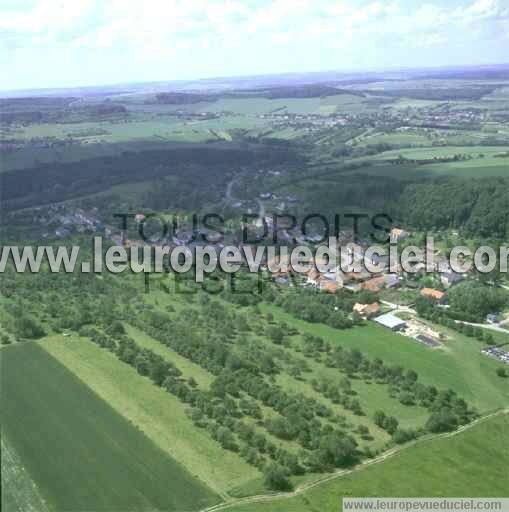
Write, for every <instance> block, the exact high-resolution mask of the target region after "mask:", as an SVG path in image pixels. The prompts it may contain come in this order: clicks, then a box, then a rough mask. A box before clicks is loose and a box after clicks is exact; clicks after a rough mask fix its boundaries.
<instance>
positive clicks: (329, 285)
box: [318, 279, 339, 293]
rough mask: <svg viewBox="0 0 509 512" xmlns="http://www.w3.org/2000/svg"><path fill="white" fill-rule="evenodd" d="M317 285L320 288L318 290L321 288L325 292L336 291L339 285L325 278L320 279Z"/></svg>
mask: <svg viewBox="0 0 509 512" xmlns="http://www.w3.org/2000/svg"><path fill="white" fill-rule="evenodd" d="M318 287H319V288H320V290H323V291H325V292H328V293H336V292H337V291H338V288H339V285H338V283H335V282H334V281H327V280H325V279H322V280H320V283H319V285H318Z"/></svg>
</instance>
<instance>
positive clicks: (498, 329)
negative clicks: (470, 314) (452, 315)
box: [455, 320, 509, 334]
mask: <svg viewBox="0 0 509 512" xmlns="http://www.w3.org/2000/svg"><path fill="white" fill-rule="evenodd" d="M455 322H456V323H457V324H465V325H471V326H472V327H481V328H482V329H491V330H492V331H496V332H502V333H504V334H509V330H508V329H504V328H503V327H500V325H496V324H475V323H472V322H463V321H461V320H455Z"/></svg>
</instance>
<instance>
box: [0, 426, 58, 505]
mask: <svg viewBox="0 0 509 512" xmlns="http://www.w3.org/2000/svg"><path fill="white" fill-rule="evenodd" d="M1 450H2V457H1V459H2V460H1V473H2V493H1V509H2V510H4V511H7V512H50V511H49V509H48V507H47V505H46V503H45V501H44V499H43V497H42V496H41V494H40V492H39V490H38V489H37V486H36V485H35V483H34V481H33V480H32V478H31V477H30V475H29V474H28V472H27V470H26V469H25V468H24V467H23V462H22V461H21V460H20V458H19V457H18V455H17V454H16V452H15V451H14V449H13V448H12V446H11V445H10V443H9V442H8V440H7V436H6V435H5V433H4V432H2V439H1Z"/></svg>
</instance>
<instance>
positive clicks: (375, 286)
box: [362, 276, 385, 292]
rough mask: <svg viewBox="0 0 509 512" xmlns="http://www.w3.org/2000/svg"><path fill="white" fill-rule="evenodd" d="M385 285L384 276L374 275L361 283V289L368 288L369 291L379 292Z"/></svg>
mask: <svg viewBox="0 0 509 512" xmlns="http://www.w3.org/2000/svg"><path fill="white" fill-rule="evenodd" d="M384 287H385V277H384V276H380V277H374V278H373V279H369V280H368V281H366V282H364V283H362V289H363V290H369V291H370V292H379V291H380V290H381V289H382V288H384Z"/></svg>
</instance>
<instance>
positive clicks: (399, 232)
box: [390, 228, 409, 243]
mask: <svg viewBox="0 0 509 512" xmlns="http://www.w3.org/2000/svg"><path fill="white" fill-rule="evenodd" d="M390 237H391V242H392V243H396V242H400V241H401V240H405V239H407V238H408V237H409V233H408V232H407V231H405V230H404V229H401V228H392V229H391V235H390Z"/></svg>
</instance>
